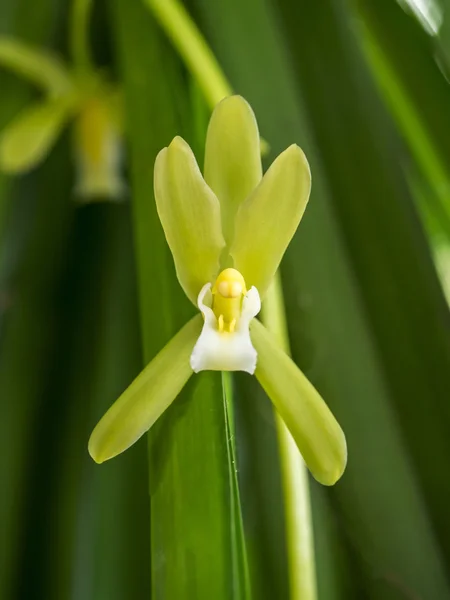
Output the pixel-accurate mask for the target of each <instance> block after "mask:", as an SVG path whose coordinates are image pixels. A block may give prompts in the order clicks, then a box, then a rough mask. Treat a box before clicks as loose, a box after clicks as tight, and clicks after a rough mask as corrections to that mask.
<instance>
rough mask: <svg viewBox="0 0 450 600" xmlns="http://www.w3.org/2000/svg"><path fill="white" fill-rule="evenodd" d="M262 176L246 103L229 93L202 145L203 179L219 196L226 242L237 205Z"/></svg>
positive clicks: (253, 125) (253, 123)
mask: <svg viewBox="0 0 450 600" xmlns="http://www.w3.org/2000/svg"><path fill="white" fill-rule="evenodd" d="M261 177H262V167H261V151H260V141H259V133H258V125H257V123H256V119H255V115H254V113H253V110H252V109H251V107H250V105H249V104H248V102H246V101H245V100H244V98H242V97H241V96H230V97H228V98H225V99H224V100H222V101H221V102H220V103H219V104H218V105H217V106H216V107H215V109H214V112H213V114H212V116H211V120H210V122H209V127H208V133H207V136H206V148H205V181H206V183H207V184H208V185H209V186H210V187H211V189H212V190H213V191H214V193H215V194H216V196H217V197H218V198H219V202H220V208H221V211H222V228H223V232H224V236H225V240H226V242H227V244H228V245H230V244H231V241H232V239H233V230H234V219H235V216H236V211H237V209H238V207H239V205H240V204H241V203H242V202H243V201H244V200H245V199H246V198H247V197H248V196H249V194H250V193H251V192H252V191H253V190H254V188H255V187H256V186H257V185H258V183H259V182H260V180H261Z"/></svg>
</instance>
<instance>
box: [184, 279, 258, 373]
mask: <svg viewBox="0 0 450 600" xmlns="http://www.w3.org/2000/svg"><path fill="white" fill-rule="evenodd" d="M210 288H211V284H209V283H208V284H206V285H204V286H203V289H202V290H201V292H200V294H199V296H198V307H199V308H200V310H201V312H202V313H203V316H204V317H205V322H204V324H203V329H202V332H201V334H200V337H199V338H198V341H197V343H196V344H195V347H194V350H193V351H192V355H191V367H192V369H193V371H195V373H198V372H199V371H246V372H247V373H250V374H251V375H252V374H253V373H254V372H255V367H256V361H257V354H256V350H255V349H254V347H253V344H252V341H251V339H250V331H249V325H250V322H251V320H252V319H253V317H255V316H256V315H257V314H258V313H259V311H260V310H261V302H260V299H259V294H258V290H257V289H256V288H252V289H251V290H249V291H248V293H247V294H246V295H245V296H244V298H243V301H242V311H241V315H240V318H239V320H238V322H237V325H236V329H235V330H234V331H233V332H232V333H230V332H227V331H219V330H218V324H217V318H216V316H215V314H214V312H213V311H212V310H211V308H209V306H207V305H206V304H205V303H204V298H205V296H206V294H207V293H208V292H209V290H210Z"/></svg>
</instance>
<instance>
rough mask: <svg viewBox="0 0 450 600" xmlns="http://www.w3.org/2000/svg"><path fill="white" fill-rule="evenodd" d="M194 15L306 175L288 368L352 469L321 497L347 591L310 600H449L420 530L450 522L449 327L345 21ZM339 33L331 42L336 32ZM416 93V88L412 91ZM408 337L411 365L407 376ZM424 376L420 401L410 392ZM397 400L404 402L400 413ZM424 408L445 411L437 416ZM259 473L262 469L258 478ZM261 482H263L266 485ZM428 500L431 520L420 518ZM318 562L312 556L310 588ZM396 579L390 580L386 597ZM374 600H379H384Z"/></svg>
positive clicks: (435, 548) (274, 10)
mask: <svg viewBox="0 0 450 600" xmlns="http://www.w3.org/2000/svg"><path fill="white" fill-rule="evenodd" d="M194 4H195V7H196V8H197V11H198V14H199V16H200V18H201V22H202V23H203V26H204V30H205V32H206V34H207V35H208V37H209V39H211V40H212V42H213V49H214V51H215V52H216V53H217V55H218V57H219V59H220V60H221V62H222V64H223V66H224V68H225V69H226V71H227V73H228V74H229V76H230V78H231V80H232V81H233V83H234V85H235V88H236V89H237V90H238V91H239V92H240V93H241V94H243V95H244V96H245V97H246V98H247V99H248V100H249V102H251V104H252V106H253V108H254V109H255V113H256V114H257V116H258V121H259V124H260V127H261V129H262V130H263V131H264V132H265V134H266V135H267V137H268V138H269V139H270V141H271V144H272V147H273V148H274V149H275V150H279V149H282V148H284V147H286V145H287V144H289V143H292V141H296V142H297V143H301V145H302V147H303V148H304V149H305V152H306V154H307V156H308V159H309V161H310V162H311V167H312V173H313V180H314V183H313V191H312V197H311V202H310V206H309V209H308V211H307V213H306V215H305V219H304V222H303V224H302V227H301V228H300V230H299V231H298V234H297V235H295V236H294V238H293V240H292V243H291V245H290V247H289V248H288V250H287V252H286V255H285V258H284V260H283V262H282V265H281V272H282V275H283V284H284V289H285V294H284V297H285V301H286V305H287V316H288V326H289V333H290V340H291V347H292V353H293V356H294V357H295V360H296V362H298V363H299V364H300V365H301V367H302V369H303V370H304V371H305V372H306V373H307V374H308V376H309V377H310V379H311V380H312V381H313V383H314V384H316V383H317V385H318V386H320V390H321V391H322V392H323V394H324V396H325V397H326V399H327V402H328V403H329V405H330V406H331V407H332V409H333V412H334V413H335V414H336V416H337V417H338V419H339V422H340V423H341V424H342V426H343V428H344V431H345V433H346V436H347V440H348V446H349V463H348V465H347V469H346V472H345V474H344V477H343V478H342V479H341V481H340V482H339V484H338V485H336V486H335V487H334V488H332V489H331V490H329V496H330V498H331V499H332V501H333V506H334V510H335V515H334V517H335V518H336V520H337V522H338V523H339V542H338V547H339V554H340V553H341V552H342V550H343V549H345V547H346V540H348V539H350V540H351V546H352V548H353V551H352V560H351V563H350V576H349V582H350V586H351V589H348V590H344V591H343V592H342V591H341V590H340V589H338V586H336V584H335V582H336V581H337V580H336V579H335V580H334V581H333V576H331V581H330V582H327V585H325V582H322V581H321V582H320V590H321V591H322V590H323V589H325V588H328V589H331V590H333V592H336V596H337V597H340V598H345V599H348V598H361V597H362V596H364V595H369V596H372V597H374V596H373V595H372V594H371V587H372V586H373V579H374V575H373V574H374V573H376V574H377V575H376V577H379V578H382V579H384V580H385V581H386V582H391V586H392V589H391V593H392V595H394V596H395V597H397V596H399V595H401V594H402V593H404V590H408V592H407V593H410V594H416V595H419V596H423V597H426V598H434V599H440V598H442V597H444V598H445V597H446V596H448V595H449V588H448V584H447V581H446V570H445V563H444V560H443V556H442V554H441V551H440V546H439V544H438V540H437V536H436V533H435V532H436V531H437V530H438V528H436V529H434V528H432V527H431V526H430V514H433V513H434V512H435V510H436V509H440V519H446V518H447V517H448V511H446V510H445V507H446V506H447V505H448V502H443V501H442V498H443V497H444V496H443V494H442V490H443V487H442V486H443V484H444V483H445V481H443V479H442V473H443V472H445V468H446V467H445V462H446V460H447V458H446V457H447V456H448V450H446V449H445V446H441V442H440V441H439V445H435V441H434V438H433V431H435V432H439V437H440V439H442V438H441V435H442V433H444V432H445V429H446V426H443V423H442V421H443V419H442V417H441V410H442V409H445V407H447V408H448V402H447V401H446V398H448V396H449V393H448V372H449V367H448V362H447V358H446V357H447V356H448V355H447V352H446V351H445V344H444V337H445V336H447V339H448V335H447V331H448V311H447V310H446V309H445V307H444V305H443V303H442V300H441V299H440V298H439V292H438V288H437V282H436V276H435V274H434V273H433V269H432V265H431V262H430V259H429V256H428V250H427V248H426V245H425V243H424V239H423V236H422V235H421V234H420V230H419V228H418V219H417V215H414V210H413V207H412V205H411V199H410V198H409V199H406V198H405V190H404V187H401V186H399V185H398V177H399V158H400V156H401V153H398V152H396V149H397V148H398V146H397V145H396V143H395V140H392V139H391V137H392V130H391V129H387V128H386V120H385V119H384V118H382V112H381V111H380V106H379V104H378V103H377V102H376V96H375V95H374V94H373V91H371V88H370V83H368V82H367V80H366V79H364V80H363V81H360V80H359V78H358V80H357V81H354V80H353V77H355V75H356V73H355V71H356V67H355V59H356V57H357V55H358V50H357V48H356V47H355V45H354V43H352V44H351V45H350V44H349V42H350V40H351V38H352V32H353V31H354V15H353V14H352V13H350V14H347V13H346V11H345V9H344V7H343V6H341V7H340V9H339V10H337V5H336V3H335V2H333V3H331V2H328V1H327V2H325V3H322V2H321V3H314V2H306V1H302V2H297V3H292V2H287V1H286V2H283V3H275V2H273V3H270V5H268V4H267V2H263V1H262V0H248V1H247V2H245V3H242V2H241V1H240V0H230V1H229V2H228V3H227V4H226V5H225V4H221V3H214V4H212V3H211V2H209V1H208V0H195V2H194ZM375 4H376V3H373V5H375ZM391 4H392V5H396V3H395V2H392V3H391ZM280 5H281V6H282V8H283V13H282V15H280V14H279V7H280ZM341 9H342V10H341ZM280 16H282V17H283V20H282V21H281V27H278V24H279V23H280V20H279V18H280ZM331 17H332V18H333V20H331ZM346 18H347V19H348V20H347V21H346V27H342V30H340V35H339V37H338V38H337V36H336V28H337V25H338V24H339V26H342V22H343V21H345V20H346ZM330 20H331V22H330ZM250 30H251V31H252V32H253V35H252V38H251V39H250V36H249V35H248V32H249V31H250ZM230 40H233V43H232V44H231V43H230ZM280 40H281V43H280ZM286 41H289V48H290V53H289V54H287V60H286V52H287V51H288V48H287V47H286V45H285V42H286ZM344 57H345V59H346V62H345V63H344V64H343V62H342V61H343V58H344ZM338 58H339V60H338ZM357 64H358V63H357ZM410 65H411V63H410ZM293 66H294V67H295V69H296V75H295V76H293V73H292V67H293ZM338 66H339V69H338ZM358 75H359V73H358ZM349 80H350V81H351V84H350V81H349ZM325 84H326V85H325ZM416 84H417V85H418V86H421V85H422V84H421V81H420V79H417V80H416ZM424 87H425V86H424ZM313 92H314V93H313ZM424 93H425V91H424ZM306 103H307V104H306ZM305 105H306V106H307V110H306V106H305ZM274 107H275V108H274ZM380 113H381V114H380ZM436 114H438V113H436ZM312 115H314V121H312ZM337 115H338V116H337ZM313 123H314V129H313V128H312V124H313ZM349 124H351V127H350V125H349ZM368 128H369V129H370V131H368ZM442 131H446V129H445V127H443V128H442ZM318 134H320V135H318ZM343 140H345V141H344V142H343ZM318 148H320V151H321V154H320V155H318ZM350 148H352V150H351V151H350ZM325 157H326V163H324V159H325ZM375 158H376V163H375ZM363 159H364V160H363ZM381 159H382V162H381V164H380V162H379V161H381ZM361 163H363V164H364V166H365V168H364V173H360V171H361ZM324 164H326V166H327V169H326V171H325V170H324ZM375 164H376V165H377V166H376V167H375ZM355 165H357V166H358V168H356V167H355ZM369 176H370V185H369V184H368V180H369ZM356 181H357V182H358V185H356ZM381 181H383V186H382V187H380V186H379V184H380V182H381ZM387 182H389V183H388V184H387ZM369 199H370V205H369V204H368V202H369ZM337 207H340V209H339V215H340V218H339V219H337ZM381 207H382V209H381ZM394 217H395V224H394V223H393V218H394ZM369 232H370V239H369V237H368V235H369ZM344 234H345V235H344ZM351 234H353V235H351ZM356 236H357V239H355V237H356ZM405 238H406V239H405ZM350 240H352V242H351V243H350ZM388 241H389V248H387V242H388ZM407 241H408V242H407ZM362 254H363V255H364V257H365V259H364V261H362V256H361V255H362ZM368 259H370V266H369V265H368V264H367V263H366V260H368ZM394 266H395V270H394V271H392V270H391V269H392V268H393V267H394ZM355 271H357V274H358V275H357V276H356V274H355ZM407 273H408V275H407ZM419 273H420V276H419ZM411 288H412V289H411ZM400 296H401V298H402V300H401V301H400V299H399V298H400ZM363 298H364V300H363ZM369 299H370V303H369V302H367V300H369ZM369 306H370V315H369V313H368V307H369ZM388 306H389V308H388ZM407 314H408V319H406V321H407V322H405V316H406V315H407ZM394 315H395V316H394ZM424 315H426V318H425V317H424ZM400 323H402V326H401V329H400V327H399V325H400ZM381 324H383V325H382V326H381ZM419 331H420V335H417V334H418V333H419ZM380 333H383V336H382V337H383V338H384V343H383V344H382V345H378V341H379V340H380V337H381V336H380ZM413 334H414V337H415V343H414V354H415V353H416V352H418V353H419V355H420V359H419V360H415V359H414V360H411V350H412V337H411V336H412V335H413ZM431 349H432V351H431ZM381 361H382V364H381ZM433 364H434V367H432V365H433ZM424 365H426V366H427V371H428V375H427V385H426V386H425V387H424V386H423V383H421V384H420V385H418V383H419V382H420V380H422V381H423V376H424V368H423V367H424ZM438 365H439V366H438ZM388 372H389V374H390V376H389V380H390V383H389V384H388V382H387V378H386V374H387V373H388ZM400 382H403V385H399V383H400ZM391 383H393V384H394V385H392V387H391ZM402 388H403V391H402ZM393 399H394V400H395V401H396V403H397V402H399V401H402V404H403V406H402V408H401V410H400V411H399V412H398V413H397V412H394V411H395V408H396V407H395V406H394V405H393ZM437 399H438V402H436V400H437ZM430 402H432V403H433V405H435V404H439V405H440V407H441V410H439V412H437V413H436V412H432V411H431V409H430ZM425 405H426V406H425ZM412 412H414V413H415V414H416V415H417V421H416V419H415V420H414V421H415V423H416V422H417V429H415V434H413V433H412V432H411V435H410V436H408V437H409V439H410V440H412V439H414V437H415V440H416V441H415V447H416V451H415V453H414V456H415V459H414V461H413V459H412V456H411V454H410V453H409V452H408V450H407V448H406V447H405V438H404V431H405V426H406V425H407V424H410V423H411V414H412ZM419 415H421V419H422V420H424V417H426V418H427V420H428V419H429V420H430V421H434V426H432V425H431V423H430V427H429V428H428V426H427V430H428V431H427V435H426V438H425V437H424V433H423V429H422V430H421V429H420V427H421V426H420V418H419ZM447 429H448V427H447ZM252 433H253V435H255V436H257V434H258V432H257V431H252ZM447 438H448V436H447ZM439 446H440V447H441V448H442V450H443V451H444V452H443V453H441V452H439V451H438V447H439ZM438 456H439V457H441V460H439V461H438V460H436V458H437V457H438ZM260 460H261V459H260V457H259V456H257V457H256V458H255V463H256V464H259V463H260ZM419 465H420V467H421V470H422V471H423V476H422V477H424V478H427V479H428V477H430V475H431V473H432V475H433V477H432V480H433V481H434V482H435V483H434V485H433V488H432V491H430V488H429V487H428V485H427V483H425V479H423V481H424V483H423V484H422V486H421V487H422V489H420V488H419V481H420V480H419V478H418V477H417V476H416V471H415V469H417V467H418V466H419ZM431 469H432V471H431ZM427 472H428V477H427ZM439 473H440V477H439ZM269 476H270V474H269V473H266V472H265V470H264V472H263V473H262V475H261V477H262V478H265V477H269ZM430 479H431V477H430ZM430 479H428V481H429V480H430ZM438 490H440V491H438ZM423 492H425V493H426V495H427V498H428V499H429V501H431V502H430V504H429V506H433V511H432V512H431V511H430V512H429V510H428V507H427V506H426V505H425V504H424V495H423ZM447 497H448V494H447V493H446V494H445V498H447ZM244 500H245V499H244ZM314 511H315V507H314V505H313V512H314ZM266 519H267V520H268V521H269V520H270V516H266ZM437 523H439V521H437ZM439 536H440V537H441V539H442V540H443V541H444V542H446V541H448V540H449V539H450V538H449V536H448V535H447V534H446V533H444V534H442V533H441V531H439ZM344 551H345V550H344ZM335 558H336V559H339V556H336V557H335ZM261 560H262V561H263V560H264V559H263V558H262V559H261ZM322 560H323V559H322V554H321V553H317V554H316V562H317V566H318V572H319V573H323V571H322ZM264 566H265V565H264V563H263V571H262V572H263V573H264V572H265V570H264ZM391 573H395V574H396V577H395V583H394V582H392V578H391V577H390V576H389V574H391ZM341 592H342V593H341ZM336 596H325V597H328V598H330V597H336ZM378 597H379V598H383V599H384V598H386V594H385V595H384V596H382V595H379V596H378Z"/></svg>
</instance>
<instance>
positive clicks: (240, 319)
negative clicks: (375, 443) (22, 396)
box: [89, 96, 347, 485]
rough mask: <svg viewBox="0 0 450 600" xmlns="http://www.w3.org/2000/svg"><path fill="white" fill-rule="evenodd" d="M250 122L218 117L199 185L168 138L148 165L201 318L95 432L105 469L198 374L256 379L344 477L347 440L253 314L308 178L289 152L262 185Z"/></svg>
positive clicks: (316, 460) (310, 456) (317, 457)
mask: <svg viewBox="0 0 450 600" xmlns="http://www.w3.org/2000/svg"><path fill="white" fill-rule="evenodd" d="M259 139H260V138H259V133H258V127H257V123H256V119H255V116H254V114H253V111H252V109H251V108H250V106H249V105H248V103H247V102H246V101H245V100H244V99H243V98H241V97H240V96H231V97H228V98H226V99H225V100H223V101H222V102H220V103H219V104H218V105H217V107H216V108H215V110H214V112H213V115H212V117H211V121H210V124H209V128H208V133H207V139H206V150H205V170H204V178H203V177H202V174H201V172H200V169H199V167H198V165H197V162H196V160H195V157H194V154H193V152H192V150H191V149H190V147H189V146H188V144H187V143H186V142H185V141H184V140H183V139H181V138H180V137H176V138H175V139H174V140H173V141H172V143H171V144H170V145H169V146H168V148H164V149H163V150H162V151H161V152H160V153H159V155H158V157H157V159H156V162H155V177H154V187H155V198H156V205H157V209H158V214H159V217H160V220H161V223H162V226H163V228H164V232H165V235H166V239H167V242H168V245H169V247H170V250H171V252H172V255H173V258H174V262H175V268H176V272H177V277H178V280H179V282H180V285H181V286H182V288H183V289H184V291H185V293H186V295H187V296H188V298H189V299H190V300H191V301H192V302H193V303H194V304H195V305H197V304H198V307H199V309H200V311H201V313H202V314H203V317H204V320H203V322H202V318H201V317H200V315H197V316H195V317H194V318H193V319H192V320H191V321H189V322H188V323H187V324H186V325H185V326H184V327H183V328H182V329H181V330H180V331H179V332H178V333H177V334H176V335H175V336H174V337H173V338H172V340H171V341H170V342H169V343H168V344H167V345H166V346H165V348H164V349H163V350H161V352H160V353H159V354H158V355H157V356H156V357H155V358H154V359H153V360H152V361H151V362H150V364H149V365H148V366H147V367H146V368H145V369H144V370H143V371H142V373H141V374H140V375H139V376H138V377H137V378H136V379H135V381H134V382H133V383H132V384H131V385H130V386H129V388H128V389H127V390H126V391H125V392H124V393H123V394H122V396H121V397H120V398H119V399H118V400H117V401H116V403H115V404H113V406H112V407H111V408H110V409H109V410H108V412H107V413H106V414H105V415H104V417H103V418H102V419H101V420H100V422H99V423H98V425H97V426H96V428H95V429H94V431H93V433H92V436H91V438H90V441H89V452H90V454H91V456H92V457H93V459H94V460H95V461H96V462H99V463H101V462H103V461H105V460H107V459H109V458H112V457H114V456H116V455H117V454H119V453H120V452H123V451H124V450H126V449H127V448H128V447H129V446H131V445H132V444H133V443H134V442H135V441H136V440H137V439H138V438H139V437H140V436H141V435H142V434H143V433H145V432H146V431H147V430H148V429H149V428H150V427H151V426H152V425H153V423H154V422H155V421H156V420H157V419H158V417H159V416H160V415H161V414H162V413H163V412H164V410H166V408H167V407H168V406H169V405H170V404H171V402H172V401H173V400H174V399H175V398H176V396H177V395H178V393H179V392H180V391H181V389H182V388H183V386H184V385H185V383H186V382H187V380H188V379H189V377H190V376H191V375H192V373H193V372H194V371H200V370H204V369H214V370H224V371H225V370H227V371H233V370H243V371H247V372H249V373H254V374H255V375H256V377H257V379H258V380H259V382H260V383H261V385H262V386H263V388H264V390H265V391H266V393H267V395H268V396H269V397H270V399H271V400H272V402H273V404H274V405H275V407H276V409H277V411H278V412H279V414H280V416H281V417H282V418H283V420H284V421H285V423H286V425H287V427H288V428H289V430H290V432H291V434H292V436H293V438H294V439H295V441H296V443H297V445H298V448H299V450H300V452H301V454H302V456H303V458H304V460H305V462H306V464H307V465H308V467H309V469H310V470H311V472H312V474H313V475H314V477H315V478H316V479H317V480H318V481H320V482H321V483H323V484H325V485H332V484H334V483H335V482H336V481H337V480H338V479H339V477H340V476H341V475H342V473H343V471H344V468H345V465H346V458H347V450H346V442H345V437H344V434H343V432H342V430H341V428H340V427H339V425H338V423H337V422H336V420H335V418H334V417H333V415H332V413H331V412H330V410H329V409H328V407H327V405H326V404H325V402H324V401H323V400H322V398H321V397H320V395H319V393H318V392H317V391H316V390H315V388H314V387H313V386H312V384H311V383H310V382H309V381H308V380H307V379H306V377H305V376H304V375H303V373H302V372H301V371H300V370H299V369H298V367H297V366H296V365H295V364H294V363H293V361H292V360H291V359H290V358H289V357H288V356H287V355H286V354H285V353H284V352H283V351H282V350H281V349H280V347H279V346H278V344H277V343H276V341H275V340H274V338H273V337H272V335H271V334H270V333H269V331H268V330H267V329H266V328H265V327H264V326H263V325H262V324H261V323H260V322H259V321H258V320H256V319H255V318H254V317H255V316H256V314H257V313H258V312H259V309H260V300H261V299H262V300H264V294H265V292H266V291H267V289H268V287H269V285H270V283H271V280H272V278H273V276H274V274H275V272H276V270H277V268H278V266H279V264H280V261H281V259H282V257H283V254H284V252H285V250H286V248H287V246H288V244H289V242H290V240H291V238H292V236H293V235H294V233H295V231H296V229H297V226H298V224H299V222H300V220H301V218H302V215H303V213H304V210H305V208H306V204H307V201H308V198H309V193H310V187H311V176H310V170H309V166H308V162H307V160H306V157H305V155H304V154H303V152H302V150H301V149H300V148H299V147H298V146H296V145H295V144H294V145H292V146H290V147H289V148H288V149H287V150H285V151H284V152H282V153H281V154H280V155H279V156H278V157H277V158H276V159H275V161H274V162H273V164H272V165H271V167H270V168H269V169H268V171H267V173H266V174H265V175H264V177H263V176H262V166H261V158H260V145H259Z"/></svg>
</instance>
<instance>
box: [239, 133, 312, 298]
mask: <svg viewBox="0 0 450 600" xmlns="http://www.w3.org/2000/svg"><path fill="white" fill-rule="evenodd" d="M310 190H311V173H310V170H309V165H308V161H307V160H306V156H305V155H304V154H303V152H302V150H301V149H300V148H299V147H298V146H296V145H295V144H293V145H292V146H289V148H288V149H287V150H285V151H284V152H282V153H281V154H280V155H279V156H278V157H277V158H276V159H275V161H274V162H273V164H272V165H271V167H270V168H269V170H268V171H267V173H266V174H265V175H264V177H263V180H262V181H261V183H260V184H259V185H258V187H257V188H256V189H255V191H254V192H253V193H252V194H251V195H250V196H249V197H248V198H247V199H246V200H245V201H244V202H243V203H242V204H241V206H240V207H239V210H238V212H237V215H236V222H235V237H234V240H233V244H232V246H231V249H230V254H231V255H232V257H233V258H234V267H235V269H237V270H238V271H240V272H241V273H242V275H243V276H244V279H245V281H246V282H247V284H248V285H254V286H255V287H257V288H258V290H259V293H260V294H261V297H263V296H264V293H265V292H266V290H267V288H268V287H269V284H270V281H271V279H272V277H273V276H274V274H275V271H276V270H277V268H278V265H279V264H280V261H281V259H282V258H283V254H284V253H285V251H286V248H287V246H288V245H289V242H290V241H291V239H292V236H293V235H294V233H295V231H296V229H297V227H298V224H299V223H300V219H301V218H302V216H303V213H304V212H305V208H306V204H307V202H308V198H309V193H310Z"/></svg>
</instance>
